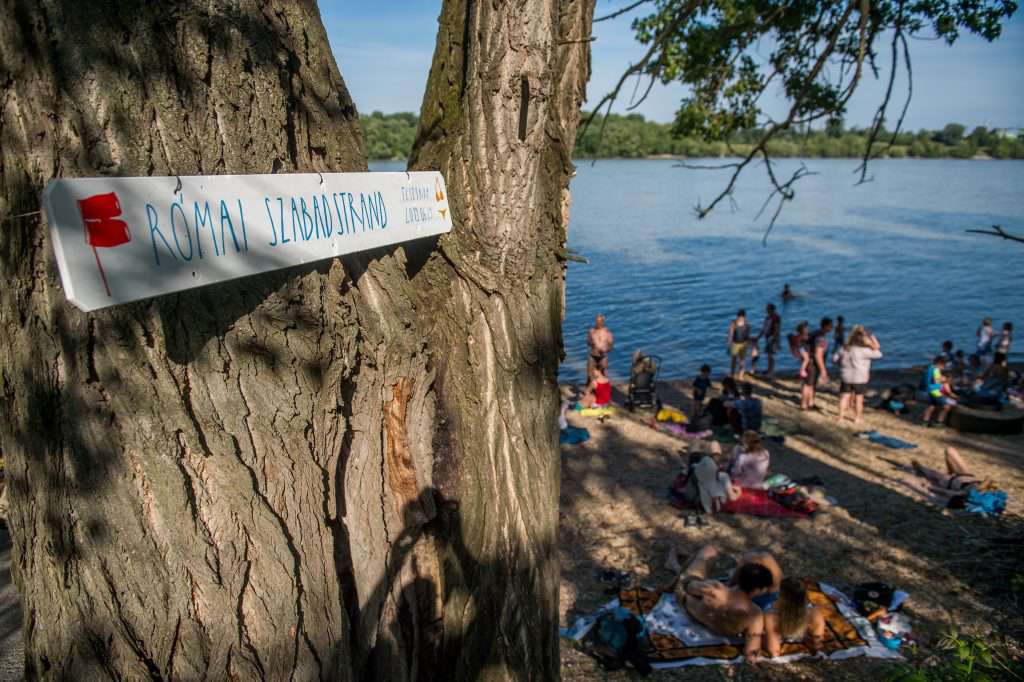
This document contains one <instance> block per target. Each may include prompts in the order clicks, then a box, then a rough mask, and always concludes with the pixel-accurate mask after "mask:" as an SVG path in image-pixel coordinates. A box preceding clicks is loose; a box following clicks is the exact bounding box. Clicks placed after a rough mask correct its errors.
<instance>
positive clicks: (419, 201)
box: [43, 172, 452, 311]
mask: <svg viewBox="0 0 1024 682" xmlns="http://www.w3.org/2000/svg"><path fill="white" fill-rule="evenodd" d="M43 206H44V208H45V209H46V217H47V220H48V221H49V224H50V234H51V236H52V237H53V246H54V250H55V251H56V255H57V264H58V266H59V267H60V276H61V280H62V282H63V283H64V291H65V292H66V294H67V297H68V300H70V301H71V302H72V303H73V304H75V305H76V306H78V307H79V308H81V309H82V310H86V311H89V310H96V309H99V308H105V307H107V306H110V305H115V304H118V303H128V302H129V301H137V300H139V299H144V298H150V297H152V296H160V295H162V294H169V293H172V292H175V291H182V290H184V289H192V288H194V287H199V286H204V285H207V284H213V283H215V282H223V281H226V280H229V279H235V278H236V277H244V276H246V275H254V274H257V273H261V272H270V271H271V270H277V269H280V268H286V267H288V266H291V265H298V264H300V263H309V262H312V261H318V260H323V259H325V258H332V257H334V256H340V255H343V254H346V253H352V252H355V251H362V250H365V249H372V248H375V247H379V246H385V245H388V244H397V243H399V242H404V241H408V240H410V239H416V238H418V237H427V236H431V235H436V234H441V233H443V232H448V231H449V230H451V225H452V218H451V213H449V210H448V193H447V189H446V188H445V184H444V178H443V177H441V174H440V173H437V172H416V173H323V174H322V175H321V174H319V173H297V174H287V175H210V176H181V177H180V178H178V177H147V178H78V179H67V180H53V181H51V182H50V183H49V184H48V185H47V187H46V191H45V192H44V193H43Z"/></svg>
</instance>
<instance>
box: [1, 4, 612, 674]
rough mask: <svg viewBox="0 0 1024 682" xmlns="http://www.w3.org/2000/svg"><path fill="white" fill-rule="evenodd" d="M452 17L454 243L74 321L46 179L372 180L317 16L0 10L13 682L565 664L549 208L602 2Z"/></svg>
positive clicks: (490, 670)
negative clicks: (307, 176)
mask: <svg viewBox="0 0 1024 682" xmlns="http://www.w3.org/2000/svg"><path fill="white" fill-rule="evenodd" d="M512 5H513V3H502V4H501V6H498V5H497V4H496V3H477V2H472V1H471V0H461V1H459V0H456V1H452V2H445V3H444V7H443V10H442V15H441V29H440V33H439V39H438V48H437V53H436V55H435V59H434V67H433V69H432V71H431V76H430V83H429V86H428V90H427V96H426V99H425V102H424V109H423V114H424V115H423V124H422V125H423V128H422V130H421V135H420V142H419V143H418V145H417V155H416V159H415V164H414V165H416V167H418V168H440V169H441V170H443V171H444V172H445V176H446V178H447V179H448V183H449V191H450V194H451V197H450V203H451V207H452V211H453V215H454V217H455V224H456V229H455V230H454V231H453V233H452V234H451V235H449V236H447V237H445V238H444V239H442V240H440V241H439V242H436V243H435V242H430V243H427V244H423V243H418V244H410V245H407V246H406V247H403V248H393V249H386V250H381V251H378V252H374V253H370V254H364V255H361V256H359V257H352V258H346V259H341V260H335V261H330V262H325V263H322V264H319V265H318V266H316V267H311V268H302V269H293V270H290V271H287V272H284V273H278V274H274V275H269V276H261V277H256V278H248V279H245V280H242V281H240V282H235V283H229V284H225V285H218V286H216V287H213V288H208V289H200V290H195V291H192V292H186V293H182V294H176V295H172V296H169V297H165V298H162V299H158V300H154V301H150V302H144V303H139V304H131V305H127V306H120V307H118V308H116V309H112V310H109V311H104V312H99V313H93V314H83V313H81V312H79V311H77V310H75V309H74V308H72V307H71V306H70V305H69V304H67V303H66V301H65V300H64V296H63V292H62V290H61V288H60V284H59V278H58V276H57V273H56V267H55V263H54V259H53V257H52V247H51V245H50V243H49V239H48V235H47V231H46V229H45V225H44V223H43V221H42V220H41V218H40V216H37V215H21V214H25V213H31V212H33V211H36V210H37V208H38V204H39V195H40V192H41V189H42V187H43V186H44V184H45V182H46V181H47V180H48V179H50V178H51V177H58V176H64V177H71V176H78V175H104V174H109V175H147V174H150V175H174V174H181V175H185V174H196V173H220V172H225V173H227V172H230V173H246V172H254V173H255V172H261V173H266V172H278V171H281V172H288V171H292V170H311V169H312V170H361V169H364V168H365V163H366V161H365V153H364V151H363V144H362V141H361V139H360V134H359V130H358V122H357V118H356V112H355V108H354V106H353V104H352V102H351V99H350V98H349V95H348V93H347V91H346V90H345V86H344V83H343V81H342V79H341V75H340V73H339V71H338V69H337V67H336V65H335V63H334V60H333V58H332V57H331V53H330V49H329V46H328V44H327V40H326V35H325V33H324V30H323V27H322V25H321V22H320V19H319V15H318V12H317V10H316V8H315V5H314V4H313V3H312V2H293V1H290V0H271V1H270V2H257V1H256V0H209V1H207V2H202V3H199V2H177V3H147V2H143V1H142V0H137V1H135V2H119V3H104V2H93V3H81V2H79V3H73V2H71V1H70V0H39V1H29V0H0V82H2V83H3V90H2V93H0V188H2V189H0V217H2V218H3V220H4V221H5V222H4V224H3V230H2V231H0V274H2V276H3V278H4V279H5V280H7V281H8V282H12V283H13V286H8V287H4V288H3V289H2V290H0V325H2V327H3V334H4V343H3V344H2V347H0V371H2V378H3V394H2V401H3V402H2V409H3V412H4V418H3V421H2V425H0V448H2V453H3V455H4V457H5V458H6V459H7V462H8V479H7V480H8V485H9V486H10V493H11V494H10V498H11V499H10V502H11V507H12V509H11V513H10V517H9V524H10V526H11V529H12V534H13V538H14V543H15V546H14V550H15V557H16V561H15V572H16V575H15V579H16V581H17V583H18V585H19V587H20V589H21V592H22V596H23V600H24V604H25V630H24V633H25V637H26V652H27V653H26V658H27V660H26V674H27V676H28V677H30V678H37V677H45V678H64V677H68V678H72V679H90V680H91V679H141V678H158V679H171V678H174V679H199V678H209V679H225V678H232V679H255V678H264V679H275V680H276V679H303V680H305V679H317V678H320V679H341V680H348V679H389V680H403V679H430V678H435V677H441V676H444V677H448V678H461V679H467V678H479V677H493V678H508V677H533V678H550V677H556V676H557V673H558V648H557V637H556V632H555V623H556V609H557V578H558V570H557V564H556V560H555V556H556V554H555V552H554V547H553V543H554V538H555V531H556V525H557V499H558V466H557V462H558V459H557V449H556V439H555V427H554V423H555V422H554V414H555V412H556V407H557V392H556V384H555V377H556V371H557V362H558V356H559V353H560V350H561V339H560V309H561V282H562V264H561V263H560V261H559V260H558V257H557V254H558V252H559V250H560V248H561V247H562V245H563V244H564V241H565V222H564V216H563V208H564V203H565V196H566V193H567V187H568V178H569V174H570V172H571V168H572V166H571V163H570V161H569V159H570V155H571V151H572V145H573V141H574V137H575V126H576V121H577V112H578V109H579V105H580V103H581V101H582V98H583V88H584V84H585V81H586V76H587V72H588V63H587V55H588V53H587V45H588V44H587V43H585V42H579V40H580V38H582V37H585V36H586V35H587V34H588V33H589V26H590V20H591V13H592V9H593V7H592V6H593V0H528V1H524V2H519V3H514V5H515V6H512Z"/></svg>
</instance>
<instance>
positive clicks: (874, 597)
mask: <svg viewBox="0 0 1024 682" xmlns="http://www.w3.org/2000/svg"><path fill="white" fill-rule="evenodd" d="M895 592H896V590H895V589H894V588H892V587H891V586H889V585H886V584H885V583H881V582H870V583H861V584H860V585H857V586H856V587H854V588H853V602H854V604H855V605H856V606H857V611H859V612H860V614H861V615H862V616H864V617H865V618H866V617H868V616H870V615H873V614H875V613H877V612H878V611H879V610H885V611H889V610H890V608H889V607H890V606H892V598H893V595H894V594H895ZM897 608H898V607H897Z"/></svg>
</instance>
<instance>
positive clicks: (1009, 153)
mask: <svg viewBox="0 0 1024 682" xmlns="http://www.w3.org/2000/svg"><path fill="white" fill-rule="evenodd" d="M584 116H586V113H584ZM360 119H361V123H362V127H363V134H364V135H365V136H366V151H367V154H368V156H369V158H371V159H377V160H404V159H406V158H408V156H409V152H410V150H411V149H412V143H413V139H414V137H415V134H416V125H417V123H418V121H419V119H418V117H417V116H416V114H413V113H410V112H402V113H397V114H382V113H381V112H379V111H375V112H373V113H372V114H370V115H363V116H360ZM1017 132H1019V131H1017ZM760 134H761V131H760V130H758V129H751V130H746V131H743V132H740V133H738V134H737V135H736V136H735V137H734V139H732V140H731V141H730V142H729V143H728V144H727V143H725V142H705V141H704V140H700V139H697V138H693V137H682V136H679V135H676V134H675V133H674V131H673V124H671V123H657V122H655V121H648V120H646V119H645V118H644V117H643V116H642V115H641V114H630V115H628V116H620V115H618V114H612V115H611V116H610V117H609V118H608V122H607V124H606V126H605V129H604V132H603V136H602V134H601V120H600V118H598V119H595V120H594V122H593V124H592V125H591V126H590V127H589V128H588V129H587V130H586V131H585V132H584V134H582V135H581V136H580V137H579V139H578V140H577V141H576V151H575V156H576V157H577V158H586V159H592V158H624V159H642V158H645V157H650V156H680V157H689V158H708V157H724V156H739V155H743V154H746V153H747V152H748V151H749V150H750V148H751V146H752V145H753V144H754V143H755V142H756V141H757V139H758V138H759V136H760ZM891 137H892V133H887V132H885V131H883V132H882V134H880V135H879V137H878V142H876V144H875V149H876V150H879V151H881V156H882V157H883V158H884V157H888V158H895V159H902V158H908V157H912V158H922V159H971V158H974V157H976V156H978V155H982V156H989V157H992V158H994V159H1024V137H1022V136H1020V135H1018V136H1016V137H1015V136H1013V135H1012V134H1011V133H1007V132H1005V131H1000V130H996V129H989V128H985V127H984V126H978V127H976V128H974V129H973V130H971V131H969V132H968V130H967V128H966V127H965V126H963V125H961V124H959V123H950V124H948V125H946V126H945V127H944V128H942V130H919V131H917V132H911V131H904V132H900V133H899V134H898V135H897V136H896V140H895V141H894V143H893V145H892V146H891V147H889V148H888V149H885V145H886V144H887V143H888V142H889V140H890V139H891ZM867 138H868V131H867V130H865V129H861V128H845V127H843V125H842V124H833V125H830V126H829V127H827V128H826V129H824V130H789V131H785V132H783V133H782V134H780V135H778V136H776V137H775V138H774V139H773V140H772V141H771V142H769V144H768V151H769V152H770V153H771V155H772V156H774V157H777V158H787V157H797V158H860V157H861V156H863V154H864V146H865V144H866V142H867Z"/></svg>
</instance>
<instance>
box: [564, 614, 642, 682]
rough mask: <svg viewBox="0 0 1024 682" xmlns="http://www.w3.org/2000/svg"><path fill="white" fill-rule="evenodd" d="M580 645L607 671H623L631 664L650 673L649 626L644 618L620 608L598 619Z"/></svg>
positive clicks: (640, 670)
mask: <svg viewBox="0 0 1024 682" xmlns="http://www.w3.org/2000/svg"><path fill="white" fill-rule="evenodd" d="M581 645H582V647H583V649H584V651H586V652H587V653H589V654H590V655H591V656H593V657H594V658H596V659H597V662H598V663H599V664H600V665H601V667H602V668H604V669H605V670H621V669H622V668H624V667H625V666H626V663H630V664H631V665H632V666H633V667H634V668H636V669H637V671H638V672H640V673H642V674H644V675H646V674H648V673H650V672H651V664H650V662H648V660H647V651H648V649H649V648H650V639H649V637H648V635H647V625H646V624H645V623H644V620H643V618H641V617H640V616H638V615H636V614H635V613H633V612H632V611H629V610H628V609H624V608H622V607H621V606H616V607H615V608H613V609H611V610H609V611H606V612H605V613H602V614H601V615H600V616H598V618H597V621H596V622H595V623H594V625H593V626H592V627H591V628H590V630H589V631H588V632H587V634H586V635H585V636H584V637H583V640H582V642H581Z"/></svg>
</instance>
